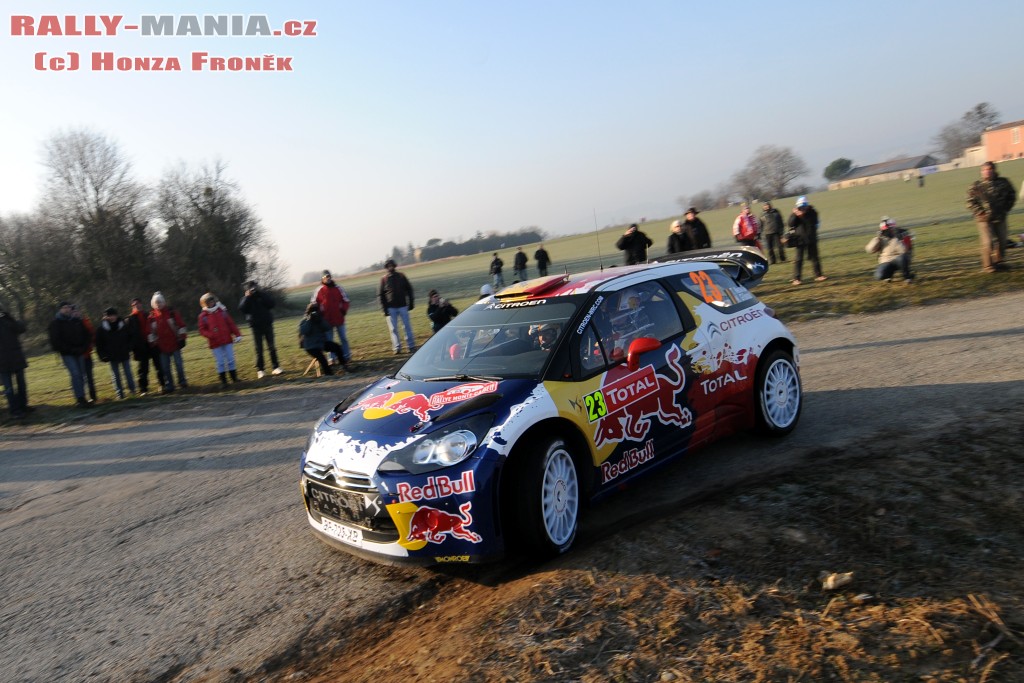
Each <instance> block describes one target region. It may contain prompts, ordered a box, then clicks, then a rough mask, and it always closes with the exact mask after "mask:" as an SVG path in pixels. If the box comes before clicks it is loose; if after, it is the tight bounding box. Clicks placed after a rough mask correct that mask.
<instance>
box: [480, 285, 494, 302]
mask: <svg viewBox="0 0 1024 683" xmlns="http://www.w3.org/2000/svg"><path fill="white" fill-rule="evenodd" d="M492 296H494V288H493V287H491V286H490V285H484V286H482V287H481V288H480V296H479V297H478V298H477V301H480V300H481V299H487V298H489V297H492Z"/></svg>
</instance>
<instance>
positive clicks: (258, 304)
mask: <svg viewBox="0 0 1024 683" xmlns="http://www.w3.org/2000/svg"><path fill="white" fill-rule="evenodd" d="M273 307H274V297H272V296H271V295H269V294H267V293H266V292H264V291H262V290H261V289H260V288H259V285H258V284H257V283H256V281H255V280H249V281H248V282H246V283H245V296H243V297H242V300H241V301H239V302H238V310H240V311H241V312H242V313H244V314H245V319H246V320H248V321H249V329H250V330H252V338H253V341H254V342H255V343H256V377H257V378H260V379H262V378H263V377H265V376H266V374H267V373H265V372H264V371H263V368H264V367H265V366H264V364H263V343H264V342H266V344H267V350H268V351H270V364H271V366H272V367H273V368H274V369H273V370H272V371H271V374H274V375H280V374H281V373H282V372H284V370H282V369H281V364H280V363H278V362H277V346H275V345H274V314H273V313H271V312H270V309H271V308H273ZM342 320H344V318H342ZM342 324H344V323H342ZM342 336H344V332H342Z"/></svg>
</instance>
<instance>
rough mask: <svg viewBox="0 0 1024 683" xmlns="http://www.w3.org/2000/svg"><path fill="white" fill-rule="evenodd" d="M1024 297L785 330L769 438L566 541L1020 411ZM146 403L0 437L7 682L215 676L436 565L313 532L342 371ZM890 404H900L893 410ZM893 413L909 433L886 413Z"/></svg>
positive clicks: (0, 667)
mask: <svg viewBox="0 0 1024 683" xmlns="http://www.w3.org/2000/svg"><path fill="white" fill-rule="evenodd" d="M1022 310H1024V295H1012V296H1000V297H995V298H991V299H986V300H982V301H979V302H971V303H955V304H939V305H934V306H928V307H923V308H917V309H911V310H906V311H897V312H891V313H885V314H881V315H873V316H860V317H852V318H837V319H824V320H819V321H815V322H811V323H802V324H797V325H793V326H792V329H793V331H794V332H795V334H796V336H797V339H798V340H799V341H800V344H801V361H802V375H803V382H804V390H805V394H806V399H805V407H804V413H803V416H802V418H801V423H800V426H799V427H798V429H797V430H796V432H795V433H794V434H792V435H791V436H790V437H788V438H786V439H783V440H780V441H770V442H764V441H762V440H755V439H753V438H751V437H745V436H741V437H737V438H734V439H730V440H729V441H727V442H724V443H721V444H718V445H716V446H714V447H712V448H710V449H708V450H707V451H705V452H703V453H701V454H697V455H695V456H693V457H691V458H690V459H689V460H687V461H686V462H684V463H680V464H679V465H678V466H675V467H672V468H670V470H669V471H668V472H666V473H665V475H664V476H660V477H658V478H657V481H649V482H647V483H646V485H644V486H642V487H639V488H636V489H633V490H632V491H627V492H625V493H624V494H623V495H622V496H620V497H618V498H616V499H614V500H612V501H609V502H608V503H606V504H603V505H601V506H600V507H599V508H598V509H596V510H594V511H593V514H591V516H590V517H589V518H588V519H587V521H586V524H585V525H584V529H583V533H582V535H581V546H580V548H579V550H578V552H586V551H587V546H588V544H590V543H593V542H595V541H596V540H599V539H601V538H604V537H607V536H608V535H609V534H612V533H614V532H615V531H616V529H618V528H620V527H622V526H624V525H626V524H631V523H633V522H635V521H636V520H637V519H638V518H641V517H647V516H650V515H652V514H653V515H666V514H669V512H670V511H672V510H674V509H678V508H679V507H680V505H681V504H685V503H686V502H687V501H692V500H695V499H697V498H699V497H701V496H702V495H706V493H707V492H709V491H717V490H721V489H724V488H727V487H731V486H735V485H736V484H737V483H741V482H744V481H750V480H756V479H759V478H763V477H764V476H765V475H766V474H769V473H773V472H778V471H785V470H787V469H790V468H793V467H795V466H797V465H801V464H805V463H807V462H814V461H815V460H820V461H821V462H822V464H823V466H827V462H826V461H827V459H828V458H830V457H832V456H833V455H836V454H840V453H843V454H846V455H849V454H850V453H851V452H855V451H856V450H857V449H858V448H860V447H862V446H863V445H865V444H868V443H871V444H872V445H874V446H876V447H877V445H878V442H879V441H880V440H884V439H886V438H889V437H890V435H891V434H892V433H893V430H894V429H897V428H902V429H912V430H914V431H915V432H918V433H920V434H921V435H922V436H924V435H927V434H930V433H932V432H934V431H936V430H938V429H947V428H948V427H949V426H950V425H956V424H958V423H968V422H970V421H972V419H974V418H975V417H976V416H981V415H985V414H986V412H987V411H990V410H991V409H992V408H994V407H1002V406H1006V405H1021V399H1022V398H1024V381H1022V380H1024V364H1021V363H1019V362H1014V358H1015V357H1016V355H1018V354H1017V353H1016V349H1019V348H1021V345H1022V342H1024V321H1022V317H1021V311H1022ZM368 379H369V378H368V377H357V378H353V379H350V380H342V379H330V380H328V379H325V380H322V381H321V382H319V383H316V384H302V385H294V384H293V385H285V386H281V387H279V388H272V389H268V390H266V391H261V392H259V393H250V394H247V395H237V394H232V395H223V396H216V395H211V396H192V397H188V398H187V399H185V400H175V401H164V400H161V401H159V402H158V403H157V402H154V403H156V404H155V405H153V406H147V407H145V408H143V409H131V410H124V411H120V412H109V413H105V414H100V415H97V414H89V415H86V414H83V415H82V417H81V418H80V419H76V420H75V421H73V422H69V423H67V424H62V425H59V426H56V427H47V428H44V429H41V428H33V427H32V426H31V425H29V426H26V427H24V428H16V429H15V428H9V429H5V430H4V431H3V432H0V544H2V547H3V549H4V553H3V557H2V559H0V576H2V577H3V591H2V596H3V599H2V600H0V623H2V624H4V631H5V635H4V645H5V647H4V648H2V649H0V672H3V674H2V675H0V677H2V678H3V679H4V680H12V681H39V680H97V681H106V680H119V681H123V680H147V681H189V680H200V679H203V680H206V679H212V680H229V679H237V678H249V677H257V676H259V675H260V673H261V672H263V671H268V670H269V671H274V670H276V669H277V665H278V663H279V662H281V661H288V660H292V659H293V658H294V655H295V653H296V652H298V651H300V650H301V649H302V644H303V642H304V641H306V640H307V639H308V640H310V641H315V640H318V639H322V638H324V637H325V634H328V633H336V632H339V631H340V632H344V631H346V630H349V629H350V628H353V627H357V626H365V625H366V624H368V623H372V622H373V621H374V620H376V619H381V618H386V617H387V615H388V614H389V613H390V612H389V611H390V610H391V609H392V608H393V606H394V605H395V603H396V601H398V602H400V601H402V600H407V601H409V602H410V603H414V602H416V603H418V602H422V601H424V600H426V599H429V597H430V596H431V595H432V594H433V593H434V592H436V591H437V590H438V588H439V586H440V585H442V584H445V583H447V582H449V581H450V580H451V579H450V577H449V576H448V575H446V574H440V573H435V572H431V571H425V570H414V569H409V570H406V569H395V568H387V567H382V566H378V565H373V564H369V563H366V562H364V561H361V560H358V559H355V558H352V557H350V556H348V555H346V554H343V553H338V552H335V551H333V550H331V549H329V548H327V547H326V546H324V545H323V544H321V543H319V542H318V541H316V540H315V539H314V538H313V537H312V536H311V535H310V534H309V533H308V532H307V531H306V524H305V519H304V515H303V511H302V506H301V502H300V498H299V491H298V486H297V480H298V455H299V452H300V451H301V449H302V446H303V443H304V440H305V438H306V436H307V434H308V431H309V428H310V427H311V425H312V423H313V420H314V419H315V418H316V417H317V416H318V415H319V414H321V413H322V412H324V411H325V410H326V409H327V408H328V407H329V406H330V405H332V404H333V403H334V402H335V401H336V400H338V399H340V398H341V397H343V396H344V395H345V394H346V393H347V391H348V389H349V388H350V387H354V386H357V385H358V384H360V383H362V382H364V381H366V380H368ZM898 415H902V416H903V417H901V418H897V417H896V416H898ZM901 426H902V427H901Z"/></svg>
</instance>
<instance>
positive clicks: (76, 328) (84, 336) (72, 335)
mask: <svg viewBox="0 0 1024 683" xmlns="http://www.w3.org/2000/svg"><path fill="white" fill-rule="evenodd" d="M47 332H48V334H49V338H50V346H51V347H53V350H54V351H56V352H57V353H59V354H60V358H61V360H62V361H63V362H64V367H65V368H67V371H68V375H69V376H70V378H71V393H72V394H74V396H75V402H76V403H78V405H79V406H81V407H84V406H88V405H89V402H88V401H87V400H86V399H85V358H84V356H85V353H86V351H88V349H89V344H90V340H89V333H88V332H87V331H86V329H85V325H83V324H82V319H81V318H79V317H77V316H75V314H74V304H72V303H71V302H70V301H62V302H61V303H60V306H58V308H57V315H56V317H54V319H53V320H51V321H50V327H49V329H48V330H47Z"/></svg>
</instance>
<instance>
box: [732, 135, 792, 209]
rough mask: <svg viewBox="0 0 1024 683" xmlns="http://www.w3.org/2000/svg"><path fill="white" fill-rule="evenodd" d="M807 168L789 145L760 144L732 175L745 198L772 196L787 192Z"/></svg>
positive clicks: (736, 187) (735, 184)
mask: <svg viewBox="0 0 1024 683" xmlns="http://www.w3.org/2000/svg"><path fill="white" fill-rule="evenodd" d="M808 173H810V169H809V168H808V167H807V164H806V163H804V160H803V159H801V158H800V157H799V156H797V155H796V153H795V152H794V151H793V150H792V149H790V148H789V147H778V146H776V145H762V146H761V147H758V148H757V149H756V150H755V151H754V155H753V156H752V157H750V161H748V162H747V165H746V166H745V167H744V168H743V169H742V170H741V171H738V172H737V174H736V175H735V176H733V181H734V183H733V184H734V189H735V190H736V191H737V193H738V194H740V195H742V196H743V197H744V198H745V199H747V200H754V199H775V198H777V197H785V196H786V195H787V194H789V186H790V184H791V183H792V182H793V181H794V180H796V179H797V178H799V177H801V176H805V175H807V174H808Z"/></svg>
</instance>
